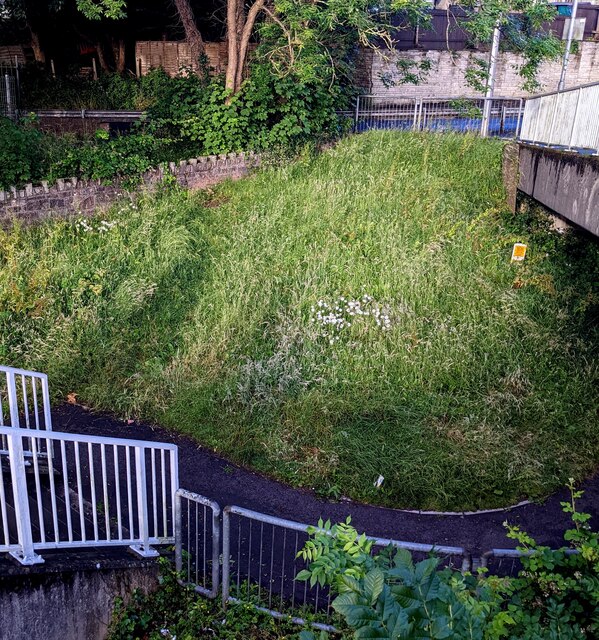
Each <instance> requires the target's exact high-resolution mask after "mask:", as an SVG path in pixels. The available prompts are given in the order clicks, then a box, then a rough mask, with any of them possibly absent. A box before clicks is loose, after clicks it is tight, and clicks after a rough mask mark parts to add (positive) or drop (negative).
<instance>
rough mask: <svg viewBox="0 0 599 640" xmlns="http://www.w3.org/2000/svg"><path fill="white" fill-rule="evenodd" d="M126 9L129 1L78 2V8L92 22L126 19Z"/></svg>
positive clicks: (93, 0)
mask: <svg viewBox="0 0 599 640" xmlns="http://www.w3.org/2000/svg"><path fill="white" fill-rule="evenodd" d="M126 7H127V0H77V8H78V9H79V11H81V13H83V15H84V16H85V17H86V18H89V19H90V20H100V19H101V18H112V19H113V20H118V19H119V18H124V17H125V8H126Z"/></svg>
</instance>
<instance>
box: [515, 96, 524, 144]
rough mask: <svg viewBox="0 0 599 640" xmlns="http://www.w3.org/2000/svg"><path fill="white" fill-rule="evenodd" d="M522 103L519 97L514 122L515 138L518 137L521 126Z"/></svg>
mask: <svg viewBox="0 0 599 640" xmlns="http://www.w3.org/2000/svg"><path fill="white" fill-rule="evenodd" d="M523 103H524V101H523V100H522V98H520V104H519V105H518V120H517V122H516V138H519V137H520V130H521V128H522V115H523V108H524V105H523Z"/></svg>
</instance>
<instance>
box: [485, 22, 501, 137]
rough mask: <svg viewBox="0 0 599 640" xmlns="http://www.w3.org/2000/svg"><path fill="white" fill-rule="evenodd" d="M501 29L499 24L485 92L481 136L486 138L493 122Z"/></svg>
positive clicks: (494, 34) (492, 45) (496, 28)
mask: <svg viewBox="0 0 599 640" xmlns="http://www.w3.org/2000/svg"><path fill="white" fill-rule="evenodd" d="M500 38H501V28H500V26H499V22H497V24H496V25H495V29H494V30H493V42H492V44H491V58H490V59H489V75H488V77H487V89H486V91H485V104H484V107H483V119H482V122H481V125H480V135H481V136H482V137H483V138H486V137H487V136H488V135H489V122H490V120H491V106H492V103H493V91H494V89H495V75H496V71H497V58H498V57H499V40H500Z"/></svg>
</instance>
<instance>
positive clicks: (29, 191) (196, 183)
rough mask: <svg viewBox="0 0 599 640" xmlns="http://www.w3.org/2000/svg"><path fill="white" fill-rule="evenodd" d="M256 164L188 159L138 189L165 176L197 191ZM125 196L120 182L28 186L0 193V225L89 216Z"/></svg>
mask: <svg viewBox="0 0 599 640" xmlns="http://www.w3.org/2000/svg"><path fill="white" fill-rule="evenodd" d="M258 163H259V157H258V156H256V155H254V154H253V153H247V154H245V153H229V154H226V155H225V154H223V155H220V156H208V157H204V158H192V159H191V160H182V161H181V162H179V163H178V164H177V163H174V162H171V163H170V164H169V166H168V167H167V168H166V169H156V170H154V171H149V172H148V173H146V174H145V175H144V176H143V180H142V184H141V187H140V188H142V189H143V188H145V189H153V188H155V186H156V184H158V183H159V182H160V181H162V180H163V178H164V177H165V175H167V174H170V175H173V176H174V177H175V179H176V180H177V183H178V184H180V185H181V186H182V187H186V188H188V189H201V188H204V187H207V186H209V185H211V184H216V183H217V182H221V181H222V180H225V179H226V178H240V177H242V176H244V175H246V174H247V173H248V171H249V170H250V168H252V167H254V166H256V165H257V164H258ZM124 193H125V189H124V188H123V186H122V184H121V182H119V181H115V182H112V183H109V184H102V183H101V182H100V181H99V180H77V178H68V179H65V180H58V182H57V184H55V185H53V186H49V185H48V184H47V183H42V184H41V185H39V186H37V185H36V186H34V185H33V184H28V185H26V186H25V188H23V189H15V188H12V189H11V190H10V191H0V224H3V223H4V224H6V223H8V222H10V220H12V219H14V218H18V219H20V220H23V221H26V222H37V221H40V220H44V219H46V218H49V217H69V216H74V215H89V214H91V213H93V212H94V211H95V210H96V209H101V208H106V207H108V206H109V205H110V204H112V203H113V202H115V201H116V200H117V199H118V198H119V197H120V196H122V195H123V194H124Z"/></svg>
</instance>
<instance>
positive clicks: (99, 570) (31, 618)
mask: <svg viewBox="0 0 599 640" xmlns="http://www.w3.org/2000/svg"><path fill="white" fill-rule="evenodd" d="M83 555H84V554H83V553H82V554H81V556H83ZM120 555H121V558H120V559H118V560H114V559H110V560H105V559H103V558H102V556H101V554H96V555H95V556H94V560H93V561H89V560H81V559H79V558H78V556H77V554H76V553H71V554H70V555H69V559H68V562H67V561H66V559H65V557H64V554H63V555H62V561H58V560H52V558H51V557H50V556H49V555H47V554H44V556H45V557H46V558H47V559H46V564H43V565H37V567H32V568H24V567H16V566H15V567H14V569H13V568H11V567H6V566H2V567H0V576H1V578H0V638H6V639H7V640H8V639H9V638H10V640H35V639H37V638H40V639H41V638H44V640H104V639H105V638H106V637H107V634H108V629H109V625H110V622H111V618H112V614H113V611H114V600H115V598H116V597H120V598H123V600H125V601H128V600H129V598H130V596H131V594H132V593H133V591H134V590H136V589H137V590H139V591H141V592H143V593H149V592H151V591H153V590H154V589H156V587H157V586H158V566H157V564H156V562H155V561H151V560H138V559H134V558H131V559H130V560H129V559H126V558H124V559H123V558H122V556H123V554H120ZM3 564H5V563H3ZM73 565H75V567H73Z"/></svg>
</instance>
